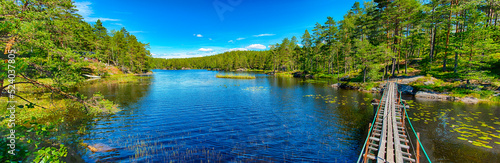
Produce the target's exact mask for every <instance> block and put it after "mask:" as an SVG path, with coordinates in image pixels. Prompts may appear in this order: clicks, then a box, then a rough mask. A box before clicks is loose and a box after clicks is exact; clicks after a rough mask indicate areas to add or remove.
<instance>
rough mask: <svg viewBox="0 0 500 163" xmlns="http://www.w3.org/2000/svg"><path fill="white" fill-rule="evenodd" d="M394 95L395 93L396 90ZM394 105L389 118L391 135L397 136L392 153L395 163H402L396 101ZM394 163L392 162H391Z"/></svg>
mask: <svg viewBox="0 0 500 163" xmlns="http://www.w3.org/2000/svg"><path fill="white" fill-rule="evenodd" d="M396 93H397V90H396ZM395 98H397V95H396V96H395ZM393 103H394V105H393V107H392V109H393V110H392V112H391V113H392V114H391V117H392V129H393V133H394V134H397V135H396V136H394V153H395V161H396V163H403V154H402V151H401V140H400V139H399V136H398V135H399V130H398V124H397V122H398V120H397V118H396V103H397V100H395V101H394V102H393ZM393 162H394V160H393Z"/></svg>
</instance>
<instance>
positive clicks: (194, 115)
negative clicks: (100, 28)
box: [78, 70, 500, 162]
mask: <svg viewBox="0 0 500 163" xmlns="http://www.w3.org/2000/svg"><path fill="white" fill-rule="evenodd" d="M218 73H223V72H217V71H207V70H185V71H171V70H154V75H152V77H151V78H144V79H141V81H140V82H134V83H122V84H120V83H102V84H96V85H89V86H84V87H81V88H78V91H80V92H81V93H83V94H85V95H86V96H91V95H92V94H93V93H95V92H101V93H102V94H103V95H104V96H105V97H106V98H108V99H109V100H112V101H114V102H116V103H118V104H119V105H120V108H121V111H120V112H118V113H116V114H114V115H109V116H102V117H98V118H96V119H95V120H93V121H90V122H88V125H87V128H86V131H87V132H86V134H84V135H82V136H81V137H80V138H79V139H80V140H81V141H83V142H84V143H87V144H91V145H92V144H104V145H106V146H109V147H111V148H114V149H116V150H114V151H110V152H97V153H93V152H91V151H89V150H85V148H80V150H79V153H80V154H81V155H82V157H83V160H84V161H85V162H169V161H173V162H188V161H189V162H207V161H215V162H356V160H357V159H358V156H359V154H360V151H361V148H362V146H363V143H364V141H365V138H366V134H367V130H368V123H370V122H371V120H372V115H373V110H372V108H373V107H372V106H371V103H370V101H371V100H372V99H373V98H380V97H381V94H373V93H362V92H358V91H353V90H339V89H335V88H332V87H329V86H328V84H329V81H314V82H310V80H306V79H298V78H290V77H276V76H268V75H265V74H258V73H248V72H244V73H243V74H251V75H255V76H256V79H252V80H241V79H220V78H216V77H215V75H216V74H218ZM405 99H406V100H408V102H409V104H410V105H411V108H410V109H409V110H408V114H409V115H410V117H411V118H412V122H413V125H414V127H415V130H417V131H418V132H420V134H421V139H422V141H423V144H424V147H425V149H426V151H427V153H428V154H429V156H430V158H431V160H433V162H498V161H497V160H499V156H500V136H499V134H500V123H499V122H498V117H500V109H499V107H498V106H494V105H487V104H481V105H466V104H460V103H451V102H433V101H422V100H417V99H413V97H405ZM410 135H411V136H413V134H410ZM414 143H415V142H414ZM421 160H425V156H422V158H421Z"/></svg>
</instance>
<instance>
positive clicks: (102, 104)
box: [88, 92, 120, 115]
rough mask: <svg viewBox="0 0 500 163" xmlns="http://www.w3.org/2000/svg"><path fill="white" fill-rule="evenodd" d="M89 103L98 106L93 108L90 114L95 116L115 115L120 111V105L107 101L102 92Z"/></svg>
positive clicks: (95, 95)
mask: <svg viewBox="0 0 500 163" xmlns="http://www.w3.org/2000/svg"><path fill="white" fill-rule="evenodd" d="M88 101H89V102H93V103H95V104H97V106H96V107H91V108H90V110H89V113H90V114H93V115H98V114H114V113H116V112H118V111H120V109H119V108H118V104H115V103H114V102H113V101H109V100H107V99H105V98H104V96H103V95H102V94H101V93H100V92H97V93H95V94H94V96H93V97H92V98H90V99H89V100H88Z"/></svg>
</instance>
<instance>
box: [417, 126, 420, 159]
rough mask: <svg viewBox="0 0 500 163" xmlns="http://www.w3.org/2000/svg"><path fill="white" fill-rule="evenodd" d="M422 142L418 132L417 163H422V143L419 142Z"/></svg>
mask: <svg viewBox="0 0 500 163" xmlns="http://www.w3.org/2000/svg"><path fill="white" fill-rule="evenodd" d="M418 140H420V132H417V156H416V157H417V158H416V159H417V163H420V142H419V141H418Z"/></svg>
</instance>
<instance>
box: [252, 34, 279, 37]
mask: <svg viewBox="0 0 500 163" xmlns="http://www.w3.org/2000/svg"><path fill="white" fill-rule="evenodd" d="M274 35H275V34H260V35H253V36H254V37H262V36H274Z"/></svg>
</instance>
